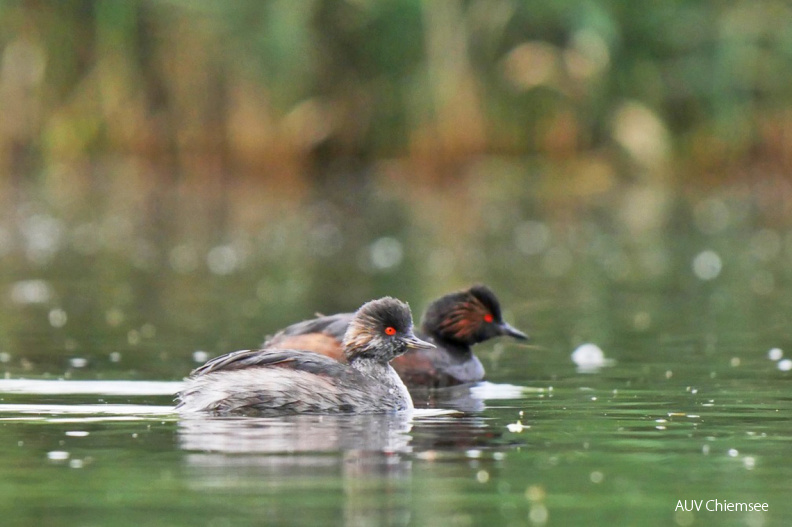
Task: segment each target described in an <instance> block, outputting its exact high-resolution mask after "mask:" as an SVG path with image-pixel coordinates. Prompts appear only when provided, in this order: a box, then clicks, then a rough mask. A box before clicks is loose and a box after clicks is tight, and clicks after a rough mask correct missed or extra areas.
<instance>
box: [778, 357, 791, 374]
mask: <svg viewBox="0 0 792 527" xmlns="http://www.w3.org/2000/svg"><path fill="white" fill-rule="evenodd" d="M776 366H777V367H778V369H779V370H781V371H789V370H792V360H790V359H783V360H780V361H778V364H777V365H776Z"/></svg>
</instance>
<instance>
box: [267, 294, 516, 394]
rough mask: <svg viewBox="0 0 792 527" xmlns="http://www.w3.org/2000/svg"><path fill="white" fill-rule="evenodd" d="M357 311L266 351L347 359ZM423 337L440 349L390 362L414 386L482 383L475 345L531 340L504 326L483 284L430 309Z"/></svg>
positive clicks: (286, 336) (308, 326)
mask: <svg viewBox="0 0 792 527" xmlns="http://www.w3.org/2000/svg"><path fill="white" fill-rule="evenodd" d="M353 316H354V314H353V313H340V314H337V315H329V316H322V317H318V318H315V319H312V320H306V321H304V322H298V323H296V324H293V325H291V326H289V327H287V328H285V329H283V330H281V331H280V332H278V333H277V334H275V336H273V337H272V338H270V339H269V340H267V341H266V342H265V343H264V347H276V348H296V349H303V350H309V351H314V352H316V353H321V354H322V355H327V356H328V357H332V358H334V359H336V360H340V361H343V360H344V347H343V338H344V333H345V332H346V329H347V326H348V325H349V324H350V322H351V321H352V319H353ZM417 333H418V335H419V336H420V337H421V338H423V339H426V340H428V341H429V342H432V343H433V344H435V346H436V347H435V348H433V349H427V348H421V349H412V350H409V351H408V352H407V353H405V354H404V355H402V356H400V357H397V358H396V359H395V360H394V361H393V362H392V363H391V364H392V366H393V368H394V369H395V370H396V371H397V372H398V373H399V375H400V376H401V378H402V380H403V381H404V382H405V383H406V384H407V386H409V387H410V388H419V387H428V388H442V387H445V386H453V385H456V384H463V383H470V382H478V381H480V380H482V379H483V378H484V366H483V365H482V364H481V361H480V360H479V359H478V357H476V355H475V354H474V353H473V350H472V346H473V345H474V344H477V343H479V342H484V341H486V340H489V339H491V338H494V337H498V336H501V335H505V336H510V337H513V338H515V339H519V340H526V339H528V336H527V335H526V334H525V333H523V332H521V331H519V330H517V329H515V328H513V327H512V326H510V325H509V324H507V323H506V322H504V320H503V317H502V315H501V308H500V303H499V302H498V299H497V297H496V296H495V293H493V292H492V290H491V289H490V288H488V287H487V286H484V285H476V286H473V287H471V288H470V289H466V290H464V291H459V292H456V293H451V294H448V295H445V296H443V297H441V298H438V299H437V300H435V301H434V302H432V303H431V304H429V307H428V308H427V310H426V313H425V314H424V317H423V322H422V324H421V328H420V330H419V331H418V332H417Z"/></svg>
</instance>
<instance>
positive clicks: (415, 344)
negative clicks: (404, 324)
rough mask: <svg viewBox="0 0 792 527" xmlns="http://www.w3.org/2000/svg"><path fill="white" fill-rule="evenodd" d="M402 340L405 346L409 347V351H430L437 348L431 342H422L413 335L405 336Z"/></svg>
mask: <svg viewBox="0 0 792 527" xmlns="http://www.w3.org/2000/svg"><path fill="white" fill-rule="evenodd" d="M402 340H403V342H404V344H405V345H406V346H407V349H411V350H422V349H423V350H428V349H434V348H436V347H437V346H435V345H434V344H432V343H431V342H426V341H425V340H421V339H419V338H418V337H416V336H415V335H413V334H410V335H407V336H405V337H404V338H403V339H402Z"/></svg>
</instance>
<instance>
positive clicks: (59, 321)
mask: <svg viewBox="0 0 792 527" xmlns="http://www.w3.org/2000/svg"><path fill="white" fill-rule="evenodd" d="M48 318H49V323H50V325H51V326H52V327H54V328H62V327H63V326H65V325H66V321H67V320H69V317H68V316H67V315H66V312H65V311H64V310H62V309H59V308H56V309H53V310H51V311H50V312H49V315H48Z"/></svg>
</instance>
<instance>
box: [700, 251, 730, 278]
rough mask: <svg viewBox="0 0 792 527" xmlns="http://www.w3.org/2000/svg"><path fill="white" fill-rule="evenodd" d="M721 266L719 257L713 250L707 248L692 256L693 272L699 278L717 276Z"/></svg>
mask: <svg viewBox="0 0 792 527" xmlns="http://www.w3.org/2000/svg"><path fill="white" fill-rule="evenodd" d="M722 268H723V263H722V262H721V258H720V256H718V253H716V252H715V251H711V250H709V249H708V250H706V251H702V252H700V253H699V254H697V255H696V257H695V258H693V273H694V274H695V275H696V276H697V277H698V278H700V279H701V280H712V279H714V278H717V277H718V275H719V274H720V272H721V269H722Z"/></svg>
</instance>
